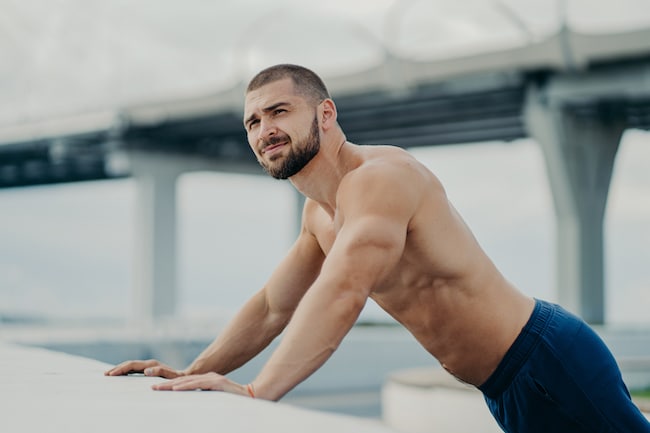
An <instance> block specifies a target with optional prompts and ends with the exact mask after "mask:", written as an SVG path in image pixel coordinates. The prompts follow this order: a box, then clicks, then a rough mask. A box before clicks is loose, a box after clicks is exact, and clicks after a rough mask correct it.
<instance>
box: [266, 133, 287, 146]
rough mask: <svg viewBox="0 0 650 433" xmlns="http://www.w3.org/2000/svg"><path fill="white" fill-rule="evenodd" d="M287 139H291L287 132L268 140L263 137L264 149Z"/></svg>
mask: <svg viewBox="0 0 650 433" xmlns="http://www.w3.org/2000/svg"><path fill="white" fill-rule="evenodd" d="M285 141H287V142H288V141H289V136H288V135H286V134H282V135H274V136H272V137H271V138H269V139H268V140H265V139H262V149H264V148H267V147H269V146H273V145H274V144H278V143H282V142H285Z"/></svg>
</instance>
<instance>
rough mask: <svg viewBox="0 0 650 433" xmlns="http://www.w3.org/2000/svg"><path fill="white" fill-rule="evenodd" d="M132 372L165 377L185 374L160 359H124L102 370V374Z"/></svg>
mask: <svg viewBox="0 0 650 433" xmlns="http://www.w3.org/2000/svg"><path fill="white" fill-rule="evenodd" d="M132 373H143V374H144V375H145V376H159V377H164V378H166V379H174V378H176V377H180V376H184V375H185V372H183V371H179V370H174V369H173V368H171V367H170V366H168V365H165V364H163V363H162V362H160V361H156V360H155V359H150V360H148V361H125V362H123V363H121V364H119V365H116V366H115V367H113V368H111V369H110V370H108V371H106V372H104V376H124V375H127V374H132Z"/></svg>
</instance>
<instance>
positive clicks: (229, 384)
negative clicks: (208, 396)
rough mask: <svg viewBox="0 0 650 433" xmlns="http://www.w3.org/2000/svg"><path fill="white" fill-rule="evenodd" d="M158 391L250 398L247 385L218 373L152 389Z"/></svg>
mask: <svg viewBox="0 0 650 433" xmlns="http://www.w3.org/2000/svg"><path fill="white" fill-rule="evenodd" d="M151 388H152V389H154V390H156V391H194V390H198V389H202V390H206V391H223V392H229V393H231V394H239V395H245V396H249V393H248V389H247V388H246V385H240V384H238V383H236V382H233V381H232V380H230V379H227V378H226V377H225V376H222V375H220V374H217V373H214V372H212V373H205V374H192V375H189V376H183V377H178V378H176V379H173V380H169V381H166V382H162V383H159V384H156V385H153V386H152V387H151Z"/></svg>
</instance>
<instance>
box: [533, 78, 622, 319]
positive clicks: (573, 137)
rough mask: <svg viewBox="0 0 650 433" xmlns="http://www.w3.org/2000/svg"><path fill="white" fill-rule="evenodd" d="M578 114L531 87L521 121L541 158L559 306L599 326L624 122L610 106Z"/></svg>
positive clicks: (603, 316) (603, 300)
mask: <svg viewBox="0 0 650 433" xmlns="http://www.w3.org/2000/svg"><path fill="white" fill-rule="evenodd" d="M588 107H589V110H582V111H581V110H580V109H578V108H577V106H573V108H572V106H569V105H567V104H563V103H560V102H557V101H551V100H548V99H547V98H546V95H545V94H544V93H542V92H540V91H539V90H538V89H537V88H531V90H530V92H529V94H528V98H527V101H526V106H525V111H524V116H525V122H526V125H527V127H528V132H529V134H530V136H531V137H533V138H534V139H535V140H536V141H537V142H538V143H539V144H540V145H541V148H542V150H543V153H544V157H545V162H546V169H547V172H548V178H549V180H550V184H551V190H552V193H553V199H554V203H555V212H556V217H557V280H558V282H557V290H558V291H559V296H558V298H559V301H560V303H561V304H562V305H564V306H565V307H567V308H568V309H570V310H572V311H574V312H576V313H577V314H579V315H580V316H581V317H583V318H584V319H585V320H586V321H587V322H589V323H593V324H602V323H604V321H605V296H604V275H605V274H604V246H603V220H604V214H605V207H606V204H607V195H608V192H609V185H610V179H611V176H612V169H613V165H614V158H615V156H616V152H617V150H618V145H619V142H620V139H621V135H622V133H623V130H624V117H623V115H622V113H621V112H620V110H617V109H616V106H615V105H614V104H607V103H601V104H594V103H593V101H592V103H591V104H590V105H588Z"/></svg>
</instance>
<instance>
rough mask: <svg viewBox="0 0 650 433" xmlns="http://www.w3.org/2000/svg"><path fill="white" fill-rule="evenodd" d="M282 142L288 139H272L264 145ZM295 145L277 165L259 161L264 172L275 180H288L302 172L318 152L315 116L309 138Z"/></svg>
mask: <svg viewBox="0 0 650 433" xmlns="http://www.w3.org/2000/svg"><path fill="white" fill-rule="evenodd" d="M282 141H288V137H287V136H286V135H282V136H276V137H273V138H271V139H270V140H269V141H268V142H267V143H266V144H265V145H266V146H268V145H272V144H275V143H279V142H282ZM296 144H297V146H296V147H292V148H291V149H290V150H289V154H288V155H287V156H286V157H285V158H284V160H283V161H280V164H278V165H271V164H269V163H268V162H265V161H262V160H259V163H260V165H261V166H262V168H264V171H266V172H267V173H268V174H270V175H271V176H272V177H274V178H275V179H288V178H290V177H291V176H293V175H294V174H296V173H298V172H299V171H300V170H302V169H303V168H304V167H305V166H306V165H307V163H309V161H311V160H312V159H313V158H314V156H316V154H317V153H318V151H319V150H320V136H319V134H318V119H317V118H316V116H314V121H313V122H312V124H311V129H310V131H309V136H308V137H307V138H306V139H304V140H302V141H299V142H296ZM278 158H280V156H278ZM271 161H273V159H271Z"/></svg>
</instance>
